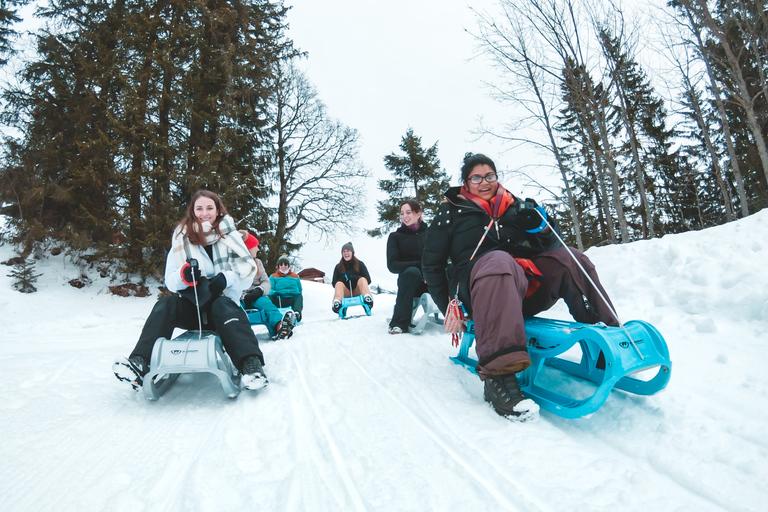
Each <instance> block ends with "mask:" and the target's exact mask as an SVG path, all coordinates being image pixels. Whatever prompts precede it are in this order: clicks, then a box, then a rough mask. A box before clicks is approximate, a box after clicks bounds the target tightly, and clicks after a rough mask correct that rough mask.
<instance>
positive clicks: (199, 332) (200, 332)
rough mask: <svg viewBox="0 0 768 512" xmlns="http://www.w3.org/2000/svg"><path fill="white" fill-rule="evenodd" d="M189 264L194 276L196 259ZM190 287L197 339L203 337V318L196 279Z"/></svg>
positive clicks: (185, 360)
mask: <svg viewBox="0 0 768 512" xmlns="http://www.w3.org/2000/svg"><path fill="white" fill-rule="evenodd" d="M189 265H190V266H191V267H192V277H195V274H196V273H197V272H195V270H197V260H196V259H194V258H193V259H191V260H190V262H189ZM192 288H194V290H195V309H197V327H198V329H197V339H199V340H201V339H203V320H202V317H201V316H200V300H199V299H198V298H197V280H195V281H194V282H193V283H192ZM187 348H189V342H187ZM186 362H187V352H184V363H186Z"/></svg>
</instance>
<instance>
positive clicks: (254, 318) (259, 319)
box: [240, 302, 299, 338]
mask: <svg viewBox="0 0 768 512" xmlns="http://www.w3.org/2000/svg"><path fill="white" fill-rule="evenodd" d="M240 307H242V308H243V309H244V310H245V314H246V315H248V323H250V324H251V325H263V326H265V327H266V328H267V330H268V331H269V335H270V336H271V337H273V338H274V337H275V335H276V334H277V333H276V332H275V326H274V325H269V323H268V322H267V319H266V318H265V317H264V312H263V311H262V310H260V309H256V308H253V309H245V304H243V303H242V302H241V303H240ZM277 310H278V311H280V314H281V315H283V316H285V314H286V313H287V312H288V311H293V308H292V307H290V306H286V307H284V308H277ZM296 325H299V323H298V322H296Z"/></svg>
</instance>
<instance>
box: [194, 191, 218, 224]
mask: <svg viewBox="0 0 768 512" xmlns="http://www.w3.org/2000/svg"><path fill="white" fill-rule="evenodd" d="M218 215H219V212H218V210H216V203H215V202H214V201H213V199H211V198H209V197H200V198H198V199H197V201H195V218H196V219H197V221H198V222H199V223H200V224H202V223H203V222H206V221H208V222H210V223H213V221H214V220H216V217H217V216H218Z"/></svg>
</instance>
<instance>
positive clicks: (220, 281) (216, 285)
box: [208, 272, 227, 297]
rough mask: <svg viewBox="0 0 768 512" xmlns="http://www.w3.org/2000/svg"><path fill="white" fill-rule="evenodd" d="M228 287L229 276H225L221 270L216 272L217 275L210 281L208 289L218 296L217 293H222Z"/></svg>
mask: <svg viewBox="0 0 768 512" xmlns="http://www.w3.org/2000/svg"><path fill="white" fill-rule="evenodd" d="M226 287H227V278H226V277H224V274H222V273H221V272H219V273H218V274H216V277H214V278H213V279H211V280H210V281H209V282H208V291H210V292H211V295H213V296H214V297H216V296H217V295H221V292H223V291H224V288H226Z"/></svg>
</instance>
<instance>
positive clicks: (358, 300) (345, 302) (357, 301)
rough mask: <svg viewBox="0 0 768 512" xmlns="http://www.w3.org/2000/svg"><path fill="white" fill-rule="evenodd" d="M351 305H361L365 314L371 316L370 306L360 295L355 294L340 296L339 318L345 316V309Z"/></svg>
mask: <svg viewBox="0 0 768 512" xmlns="http://www.w3.org/2000/svg"><path fill="white" fill-rule="evenodd" d="M352 306H363V309H364V310H365V314H366V315H368V316H371V307H370V306H369V305H368V304H366V303H365V301H364V300H363V296H362V295H355V296H353V297H342V298H341V309H340V310H339V318H341V319H342V320H343V319H345V318H346V317H347V309H348V308H350V307H352Z"/></svg>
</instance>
